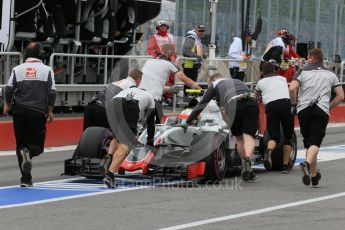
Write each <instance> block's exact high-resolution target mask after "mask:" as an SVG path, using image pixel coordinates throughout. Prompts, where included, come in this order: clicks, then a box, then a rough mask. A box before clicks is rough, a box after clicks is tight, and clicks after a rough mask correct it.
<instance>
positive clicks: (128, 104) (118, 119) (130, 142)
mask: <svg viewBox="0 0 345 230" xmlns="http://www.w3.org/2000/svg"><path fill="white" fill-rule="evenodd" d="M154 110H155V102H154V100H153V97H152V95H151V94H150V93H148V92H147V91H145V90H143V89H138V88H136V87H131V88H128V89H125V90H123V91H121V92H120V93H119V94H117V95H116V96H115V97H114V98H113V100H112V101H111V102H110V103H109V105H107V117H108V121H109V124H110V127H111V129H112V131H113V134H114V136H115V138H116V140H117V142H118V145H117V149H116V152H115V154H114V156H113V160H112V162H111V165H110V167H109V171H108V172H107V173H106V175H105V178H104V183H105V184H106V185H107V186H108V187H109V188H114V187H115V184H116V183H115V178H114V173H117V172H118V170H119V167H120V165H121V163H122V162H123V161H124V160H125V158H126V155H127V154H128V152H129V151H130V150H131V149H132V148H133V147H135V146H136V144H137V125H138V123H139V122H140V123H141V124H143V125H144V124H145V122H146V123H147V134H148V136H147V145H150V146H153V138H154V133H155V119H154V118H155V113H154Z"/></svg>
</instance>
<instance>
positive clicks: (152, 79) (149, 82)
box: [139, 44, 201, 123]
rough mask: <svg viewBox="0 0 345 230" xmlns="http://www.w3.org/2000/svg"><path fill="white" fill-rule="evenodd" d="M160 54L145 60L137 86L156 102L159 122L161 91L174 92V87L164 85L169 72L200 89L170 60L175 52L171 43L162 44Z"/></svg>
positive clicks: (161, 113) (161, 112) (191, 86)
mask: <svg viewBox="0 0 345 230" xmlns="http://www.w3.org/2000/svg"><path fill="white" fill-rule="evenodd" d="M161 51H162V54H161V55H160V56H159V57H158V58H157V59H149V60H147V61H146V63H145V65H144V67H143V70H142V71H143V79H142V81H141V83H140V85H139V88H141V89H145V90H146V91H147V92H149V93H151V95H152V96H153V99H154V100H155V104H156V123H160V121H161V119H162V116H163V109H162V106H161V99H162V95H163V93H165V92H167V91H170V92H174V90H176V88H175V87H169V86H167V87H165V83H166V82H167V81H168V79H169V76H170V74H174V75H175V77H178V78H179V79H180V80H181V81H182V82H183V83H185V84H186V85H187V86H189V87H190V88H193V89H201V88H200V86H199V85H198V84H197V83H196V82H195V81H193V80H192V79H190V78H188V77H187V76H186V75H185V74H184V73H183V72H182V71H180V70H179V69H178V67H177V66H176V65H174V64H173V63H172V62H171V58H173V57H174V56H175V55H176V53H175V47H174V45H173V44H164V45H162V49H161Z"/></svg>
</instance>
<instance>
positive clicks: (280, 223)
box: [0, 127, 345, 230]
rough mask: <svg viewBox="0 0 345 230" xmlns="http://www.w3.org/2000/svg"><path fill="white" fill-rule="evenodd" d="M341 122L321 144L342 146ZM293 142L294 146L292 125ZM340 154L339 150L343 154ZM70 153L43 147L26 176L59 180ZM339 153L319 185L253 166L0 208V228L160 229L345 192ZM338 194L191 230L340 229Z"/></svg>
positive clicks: (6, 159) (2, 179)
mask: <svg viewBox="0 0 345 230" xmlns="http://www.w3.org/2000/svg"><path fill="white" fill-rule="evenodd" d="M344 133H345V127H338V128H329V129H328V130H327V136H326V138H325V140H324V143H323V146H333V145H342V144H345V138H344ZM297 134H298V136H299V141H298V143H299V144H298V145H299V147H300V148H301V147H302V146H301V143H302V142H301V139H300V135H299V131H297ZM344 154H345V153H344ZM70 156H71V152H54V153H47V154H45V155H43V156H41V157H39V158H37V159H35V160H34V164H33V177H34V182H38V181H47V180H56V179H63V178H65V177H61V176H59V175H60V173H62V171H63V160H64V159H66V158H69V157H70ZM344 165H345V159H342V160H336V161H327V162H321V163H320V164H319V167H320V168H321V172H322V180H321V186H320V188H317V189H312V188H310V187H306V186H304V185H303V184H302V182H301V175H300V172H299V170H298V168H295V169H294V170H293V172H292V173H291V174H289V175H283V174H281V173H279V172H269V173H268V172H259V173H258V177H259V178H258V180H257V181H256V182H255V183H243V182H240V183H239V181H240V178H238V177H230V178H227V179H225V180H224V181H223V182H222V183H221V184H220V185H215V186H212V185H207V186H202V185H198V186H196V187H184V188H183V187H173V186H165V187H154V188H146V189H140V190H135V191H126V192H120V193H112V194H106V195H99V196H91V197H85V198H77V199H71V200H65V201H57V202H52V203H46V204H38V205H32V206H23V207H16V208H9V209H1V210H0V223H1V227H0V228H1V229H26V230H31V229H32V230H35V229H100V228H102V229H140V230H143V229H160V228H166V227H171V226H176V225H180V224H186V223H191V222H195V221H200V220H207V219H210V218H217V217H221V216H227V215H232V214H238V213H243V212H248V211H253V210H258V209H262V208H268V207H272V206H277V205H282V204H287V203H292V202H296V201H303V200H307V199H311V198H317V197H323V196H327V195H332V194H336V193H342V192H345V177H344V176H343V175H344V168H345V167H344ZM18 178H19V173H18V167H17V162H16V158H15V156H2V157H0V186H7V185H16V184H17V183H18ZM344 207H345V197H344V196H342V197H339V198H336V199H330V200H324V201H320V202H315V203H311V204H305V205H300V206H295V207H290V208H286V209H280V210H276V211H272V212H266V213H262V214H257V215H253V216H244V217H241V218H237V219H233V220H228V221H221V222H216V223H212V224H206V225H201V226H197V227H195V228H194V229H241V230H242V229H253V228H255V229H272V230H273V229H344V227H343V226H344V224H345V221H344V216H345V208H344Z"/></svg>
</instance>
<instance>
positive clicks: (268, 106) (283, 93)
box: [255, 62, 294, 173]
mask: <svg viewBox="0 0 345 230" xmlns="http://www.w3.org/2000/svg"><path fill="white" fill-rule="evenodd" d="M275 68H276V66H274V65H273V64H272V63H271V62H265V63H264V64H263V65H262V75H263V76H264V77H263V79H261V80H260V81H258V84H257V85H256V88H255V93H256V94H257V95H261V96H262V102H263V103H264V105H265V110H266V117H267V130H268V133H269V136H270V140H269V141H268V144H267V149H266V151H265V159H264V166H265V168H266V169H271V167H272V159H271V154H272V151H273V150H274V149H275V147H276V146H277V144H278V143H279V141H280V126H282V128H283V133H284V147H283V165H282V172H283V173H288V172H289V171H290V170H291V167H290V165H289V160H290V155H291V152H292V144H291V139H292V135H293V129H294V122H293V115H292V114H291V101H290V96H289V87H288V84H287V81H286V78H285V77H282V76H279V75H276V74H275Z"/></svg>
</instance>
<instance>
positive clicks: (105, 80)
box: [49, 53, 152, 91]
mask: <svg viewBox="0 0 345 230" xmlns="http://www.w3.org/2000/svg"><path fill="white" fill-rule="evenodd" d="M55 57H72V58H104V79H103V85H106V84H107V83H108V59H129V60H133V59H134V60H137V59H150V58H152V56H135V55H97V54H66V53H53V54H52V55H51V56H50V59H49V65H50V66H51V67H52V68H53V67H54V58H55ZM72 63H73V61H72ZM73 70H74V65H71V71H70V72H71V76H70V77H71V79H70V84H65V85H64V88H65V89H66V88H68V87H70V88H74V89H79V90H77V91H80V88H83V89H84V88H88V87H89V86H91V85H90V84H74V74H73V73H74V71H73ZM94 85H96V86H99V85H101V84H94ZM91 87H92V86H91Z"/></svg>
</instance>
